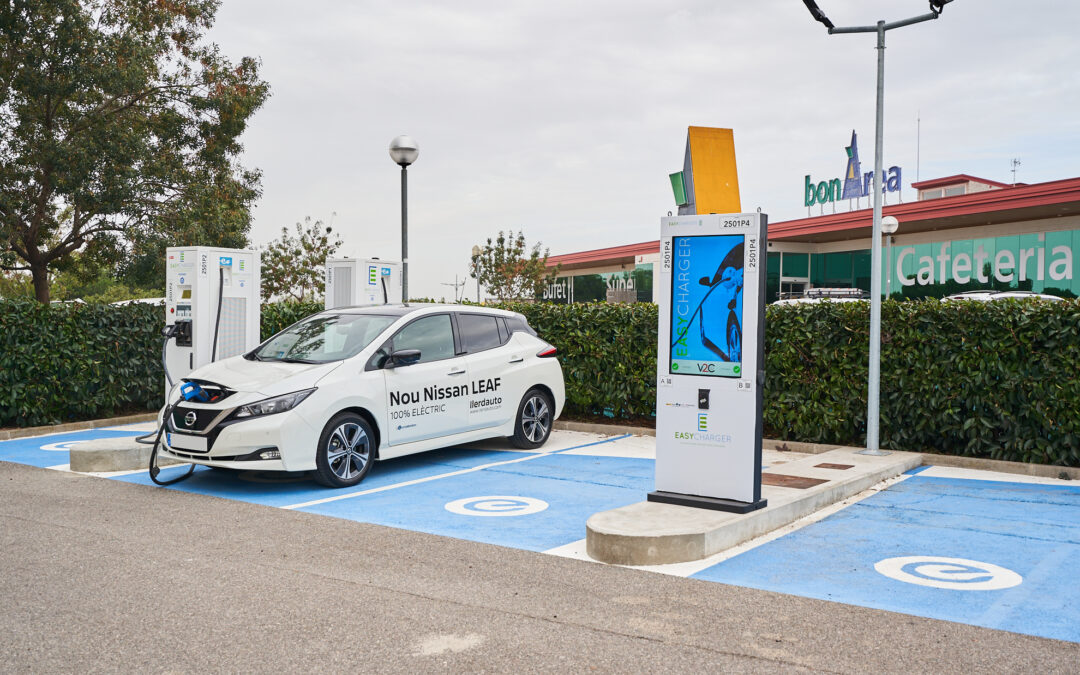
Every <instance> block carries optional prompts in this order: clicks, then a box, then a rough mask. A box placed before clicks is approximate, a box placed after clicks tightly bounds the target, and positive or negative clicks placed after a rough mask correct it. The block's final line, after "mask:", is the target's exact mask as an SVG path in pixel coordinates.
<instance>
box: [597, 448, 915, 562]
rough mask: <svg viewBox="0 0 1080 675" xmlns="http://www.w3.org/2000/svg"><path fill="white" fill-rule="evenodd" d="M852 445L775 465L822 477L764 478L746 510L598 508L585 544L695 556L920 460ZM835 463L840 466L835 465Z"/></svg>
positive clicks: (652, 556)
mask: <svg viewBox="0 0 1080 675" xmlns="http://www.w3.org/2000/svg"><path fill="white" fill-rule="evenodd" d="M858 450H859V448H838V449H836V450H830V451H829V452H825V453H822V454H819V455H811V456H808V457H803V458H801V459H797V460H795V461H792V462H788V463H785V464H783V465H779V466H777V467H776V468H775V470H774V471H773V473H776V474H783V477H785V478H786V477H791V476H795V477H800V478H809V479H817V480H820V481H822V482H821V483H820V484H818V485H814V486H812V487H809V488H806V489H798V488H793V487H779V486H771V485H767V484H766V485H763V486H762V497H763V498H765V499H766V500H767V501H768V506H766V507H765V508H763V509H760V510H756V511H752V512H750V513H745V514H735V513H725V512H722V511H714V510H708V509H701V508H690V507H687V506H676V505H673V504H662V503H657V502H651V501H646V502H639V503H637V504H631V505H629V506H623V507H621V508H618V509H612V510H611V511H602V512H600V513H597V514H594V515H593V516H592V517H591V518H589V521H588V523H587V524H586V527H585V529H586V536H585V543H586V550H587V552H588V554H589V556H590V557H591V558H593V559H594V560H599V561H601V562H606V563H613V564H617V565H664V564H669V563H680V562H690V561H692V560H701V559H702V558H707V557H709V556H710V555H713V554H715V553H719V552H721V551H724V550H727V549H729V548H731V547H732V546H737V545H738V544H741V543H743V542H745V541H749V540H750V539H753V538H754V537H759V536H761V535H763V534H766V533H768V532H771V531H773V530H775V529H778V528H781V527H783V526H785V525H788V524H789V523H792V522H794V521H796V520H798V519H799V518H802V517H804V516H808V515H810V514H812V513H814V512H815V511H818V510H819V509H822V508H824V507H826V506H829V505H830V504H835V503H837V502H839V501H842V500H844V499H847V498H848V497H851V496H853V495H856V494H858V493H860V492H862V491H863V490H866V489H867V488H869V487H871V486H873V485H875V484H877V483H880V482H881V481H883V480H886V479H889V478H893V477H895V476H899V475H900V474H902V473H904V472H905V471H910V470H911V469H914V468H915V467H917V466H920V465H921V464H922V455H920V454H918V453H914V452H893V453H892V454H889V455H885V456H883V457H874V456H869V455H860V454H858ZM819 465H827V466H825V467H822V466H819ZM841 466H843V467H847V468H843V469H839V468H835V467H841ZM766 471H767V472H768V470H766Z"/></svg>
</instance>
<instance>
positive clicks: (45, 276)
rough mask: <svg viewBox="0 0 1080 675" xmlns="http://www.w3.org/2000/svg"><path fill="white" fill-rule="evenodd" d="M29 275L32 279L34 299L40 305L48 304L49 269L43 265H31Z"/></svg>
mask: <svg viewBox="0 0 1080 675" xmlns="http://www.w3.org/2000/svg"><path fill="white" fill-rule="evenodd" d="M30 274H31V275H33V277H34V297H35V298H37V301H38V302H40V303H42V304H46V305H47V304H49V269H48V267H46V266H45V265H44V264H41V265H38V264H32V265H31V266H30Z"/></svg>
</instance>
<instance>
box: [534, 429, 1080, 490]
mask: <svg viewBox="0 0 1080 675" xmlns="http://www.w3.org/2000/svg"><path fill="white" fill-rule="evenodd" d="M555 428H556V429H560V430H563V431H583V432H586V433H590V434H604V435H606V436H618V435H621V434H633V435H635V436H656V429H650V428H648V427H634V426H629V425H625V424H602V423H598V422H573V421H569V420H568V421H563V420H556V421H555ZM761 446H762V447H763V448H764V449H765V450H777V451H780V452H801V453H806V454H811V455H820V454H821V453H823V452H829V451H831V450H836V449H838V448H841V447H844V446H841V445H829V444H827V443H802V442H799V441H782V440H777V439H774V438H765V439H762V441H761ZM897 452H901V451H897ZM922 456H923V464H926V465H929V466H955V467H959V468H963V469H978V470H979V471H997V472H1000V473H1015V474H1018V475H1021V476H1037V477H1040V478H1062V477H1063V476H1065V477H1067V479H1068V480H1080V467H1072V466H1058V465H1056V464H1028V463H1025V462H1007V461H1005V460H1000V459H985V458H983V457H962V456H959V455H937V454H934V453H930V452H924V453H922Z"/></svg>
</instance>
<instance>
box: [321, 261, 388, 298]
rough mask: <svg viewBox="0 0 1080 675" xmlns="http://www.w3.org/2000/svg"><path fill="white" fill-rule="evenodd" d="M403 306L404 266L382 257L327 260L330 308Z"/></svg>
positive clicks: (327, 286)
mask: <svg viewBox="0 0 1080 675" xmlns="http://www.w3.org/2000/svg"><path fill="white" fill-rule="evenodd" d="M400 303H401V263H399V262H397V261H395V260H379V259H378V258H327V259H326V309H335V308H337V307H356V306H363V305H385V304H400Z"/></svg>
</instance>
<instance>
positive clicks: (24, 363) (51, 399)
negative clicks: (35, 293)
mask: <svg viewBox="0 0 1080 675" xmlns="http://www.w3.org/2000/svg"><path fill="white" fill-rule="evenodd" d="M161 319H162V309H161V306H160V305H142V304H132V305H124V306H115V305H98V304H86V305H84V304H76V303H63V304H61V303H57V304H53V305H42V304H40V303H38V302H36V301H34V300H31V299H18V300H0V427H4V426H20V427H23V426H37V425H43V424H56V423H59V422H67V421H71V420H83V419H93V418H98V417H108V416H110V415H114V414H116V413H118V412H122V411H126V410H131V409H142V410H149V409H152V408H154V407H156V406H157V405H159V404H160V401H161V398H162V396H163V395H164V382H163V378H162V376H161V325H162V321H161Z"/></svg>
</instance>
